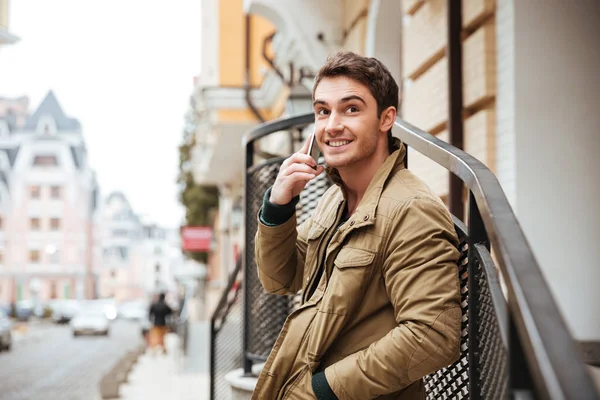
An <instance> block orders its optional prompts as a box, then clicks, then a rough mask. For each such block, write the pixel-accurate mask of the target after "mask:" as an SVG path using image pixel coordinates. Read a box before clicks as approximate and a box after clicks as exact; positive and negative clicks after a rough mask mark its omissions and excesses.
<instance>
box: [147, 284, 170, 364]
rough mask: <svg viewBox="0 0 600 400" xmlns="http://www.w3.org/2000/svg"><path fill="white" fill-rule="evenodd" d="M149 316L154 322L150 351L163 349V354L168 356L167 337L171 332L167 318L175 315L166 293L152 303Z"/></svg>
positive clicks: (151, 331)
mask: <svg viewBox="0 0 600 400" xmlns="http://www.w3.org/2000/svg"><path fill="white" fill-rule="evenodd" d="M148 314H149V317H150V321H152V329H151V330H150V340H149V342H150V349H151V350H155V349H156V348H157V347H162V351H163V353H164V354H166V353H167V349H166V347H165V335H166V334H167V332H168V331H169V328H168V326H167V317H168V316H170V315H172V314H173V310H172V309H171V307H169V305H168V304H167V303H166V302H165V294H164V293H160V294H159V295H158V301H156V302H154V303H152V305H151V306H150V311H149V313H148Z"/></svg>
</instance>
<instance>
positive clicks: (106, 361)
mask: <svg viewBox="0 0 600 400" xmlns="http://www.w3.org/2000/svg"><path fill="white" fill-rule="evenodd" d="M15 336H17V335H15ZM141 341H142V337H141V334H140V328H139V326H138V325H137V324H135V323H131V322H126V321H114V322H113V323H112V325H111V328H110V336H109V337H100V336H98V337H87V336H85V337H76V338H74V337H73V335H72V333H71V331H70V329H69V326H68V325H53V324H50V323H39V324H29V326H28V330H27V333H26V334H25V335H23V337H15V341H14V344H13V348H12V350H11V351H10V352H0V365H1V367H0V400H26V399H27V400H37V399H40V400H41V399H44V400H47V399H57V400H58V399H60V400H97V399H98V398H99V397H98V382H99V381H100V379H101V378H102V376H103V374H104V373H105V372H106V371H107V370H108V369H110V367H111V366H112V365H113V364H114V363H115V362H117V360H118V359H119V358H120V357H121V356H122V355H124V354H125V353H126V352H127V351H129V350H132V349H133V348H135V347H137V346H138V345H140V343H141Z"/></svg>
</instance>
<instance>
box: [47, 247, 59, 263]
mask: <svg viewBox="0 0 600 400" xmlns="http://www.w3.org/2000/svg"><path fill="white" fill-rule="evenodd" d="M49 254H50V262H51V263H52V264H60V250H58V249H55V250H54V251H53V252H51V253H49Z"/></svg>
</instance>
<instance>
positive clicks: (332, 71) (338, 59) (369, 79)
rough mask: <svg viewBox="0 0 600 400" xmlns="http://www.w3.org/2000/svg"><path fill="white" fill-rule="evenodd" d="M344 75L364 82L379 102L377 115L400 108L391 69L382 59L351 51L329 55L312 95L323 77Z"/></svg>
mask: <svg viewBox="0 0 600 400" xmlns="http://www.w3.org/2000/svg"><path fill="white" fill-rule="evenodd" d="M338 76H343V77H346V78H350V79H353V80H355V81H357V82H360V83H362V84H363V85H365V86H366V87H367V88H369V91H370V92H371V94H372V95H373V97H374V98H375V101H376V102H377V115H378V117H381V113H382V112H383V110H385V109H386V108H388V107H390V106H393V107H395V108H396V110H397V109H398V84H397V83H396V81H395V80H394V78H393V77H392V74H390V71H389V70H388V69H387V67H386V66H385V65H383V63H382V62H381V61H379V60H378V59H376V58H373V57H363V56H360V55H358V54H356V53H353V52H351V51H339V52H336V53H333V54H331V55H330V56H329V57H327V61H326V62H325V65H323V66H322V67H321V69H320V70H319V72H318V73H317V76H316V77H315V83H314V85H313V91H312V97H313V100H314V99H315V91H316V89H317V86H319V83H320V82H321V80H322V79H323V78H335V77H338ZM391 135H392V131H391V130H390V131H389V132H388V141H389V142H391V140H390V139H391Z"/></svg>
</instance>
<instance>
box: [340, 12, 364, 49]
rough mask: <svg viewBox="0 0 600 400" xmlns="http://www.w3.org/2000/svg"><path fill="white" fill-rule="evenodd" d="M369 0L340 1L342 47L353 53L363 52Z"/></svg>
mask: <svg viewBox="0 0 600 400" xmlns="http://www.w3.org/2000/svg"><path fill="white" fill-rule="evenodd" d="M368 8H369V0H345V1H344V2H343V3H342V10H341V11H342V24H343V30H344V32H343V41H342V47H343V48H344V49H345V50H350V51H353V52H355V53H358V54H361V55H364V54H365V33H366V29H367V10H368Z"/></svg>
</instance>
